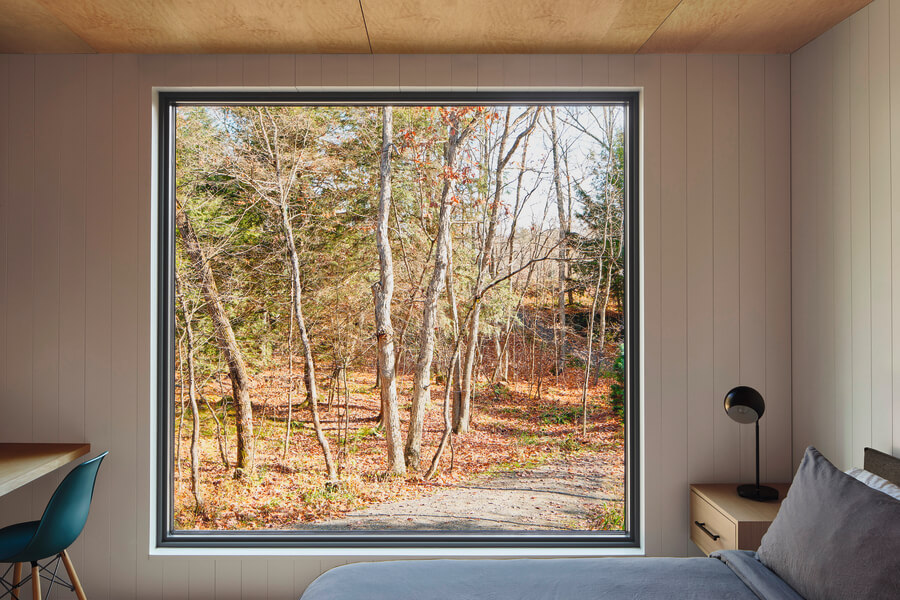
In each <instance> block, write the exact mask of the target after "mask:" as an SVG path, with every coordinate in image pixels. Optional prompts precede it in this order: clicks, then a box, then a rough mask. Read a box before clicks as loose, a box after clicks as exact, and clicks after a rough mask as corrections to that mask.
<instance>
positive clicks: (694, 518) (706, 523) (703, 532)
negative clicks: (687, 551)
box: [691, 491, 737, 554]
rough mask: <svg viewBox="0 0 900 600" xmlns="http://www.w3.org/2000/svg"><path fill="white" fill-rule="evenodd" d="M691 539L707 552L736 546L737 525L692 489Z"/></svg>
mask: <svg viewBox="0 0 900 600" xmlns="http://www.w3.org/2000/svg"><path fill="white" fill-rule="evenodd" d="M691 539H692V540H693V541H694V543H695V544H697V545H698V546H699V547H700V549H701V550H703V551H704V552H705V553H707V554H709V553H710V552H715V551H716V550H735V549H736V548H737V526H736V525H735V524H734V522H733V521H732V520H731V519H729V518H728V517H726V516H725V515H723V514H722V513H721V512H719V511H718V510H717V509H716V508H715V507H714V506H713V505H712V504H710V503H709V502H707V501H706V500H704V499H703V498H701V497H700V496H698V495H697V493H696V492H693V491H692V492H691Z"/></svg>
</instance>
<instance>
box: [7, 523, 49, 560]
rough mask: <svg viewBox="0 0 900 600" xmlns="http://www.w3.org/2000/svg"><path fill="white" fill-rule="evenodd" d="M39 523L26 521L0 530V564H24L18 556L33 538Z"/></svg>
mask: <svg viewBox="0 0 900 600" xmlns="http://www.w3.org/2000/svg"><path fill="white" fill-rule="evenodd" d="M40 523H41V522H40V521H28V522H27V523H16V524H15V525H10V526H9V527H4V528H3V529H0V563H3V562H24V561H22V559H20V558H19V557H18V555H19V554H20V553H21V552H22V550H24V549H25V546H27V545H28V542H30V541H31V539H32V538H33V537H34V533H35V532H36V531H37V528H38V525H40ZM39 558H44V557H43V556H41V557H39Z"/></svg>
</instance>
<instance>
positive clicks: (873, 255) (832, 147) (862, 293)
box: [791, 0, 900, 468]
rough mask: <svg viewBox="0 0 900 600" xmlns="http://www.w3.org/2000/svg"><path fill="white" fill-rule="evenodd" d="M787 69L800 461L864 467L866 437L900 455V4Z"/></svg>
mask: <svg viewBox="0 0 900 600" xmlns="http://www.w3.org/2000/svg"><path fill="white" fill-rule="evenodd" d="M791 72H792V98H791V105H792V106H791V129H792V135H791V142H792V155H793V156H792V165H793V181H792V199H793V215H792V221H791V222H792V230H793V273H794V278H793V303H794V308H793V354H794V358H793V366H794V367H793V368H794V372H793V397H794V432H793V438H794V451H793V453H794V460H795V461H796V460H798V459H799V457H800V456H801V454H802V452H803V449H804V448H805V447H806V446H807V445H809V444H812V445H815V446H816V447H818V448H819V449H820V450H822V452H823V453H824V454H825V455H826V456H828V457H830V458H832V459H833V460H834V461H835V463H836V464H838V466H840V467H842V468H849V467H850V466H862V451H863V447H865V446H871V447H874V448H877V449H879V450H882V451H884V452H887V453H893V454H894V455H895V456H900V1H897V0H876V1H875V2H873V3H872V4H870V5H868V6H867V7H865V8H863V9H862V10H860V11H859V12H857V13H855V14H854V15H852V16H851V17H849V18H848V19H846V20H845V21H843V22H842V23H840V24H838V25H837V26H836V27H834V28H833V29H831V30H830V31H828V32H826V33H825V34H824V35H822V36H821V37H819V38H817V39H816V40H814V41H813V42H811V43H810V44H808V45H807V46H805V47H804V48H802V49H801V50H799V51H798V52H796V53H794V55H793V57H792V60H791ZM894 150H896V152H895V151H894Z"/></svg>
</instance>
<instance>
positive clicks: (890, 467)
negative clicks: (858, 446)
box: [863, 448, 900, 485]
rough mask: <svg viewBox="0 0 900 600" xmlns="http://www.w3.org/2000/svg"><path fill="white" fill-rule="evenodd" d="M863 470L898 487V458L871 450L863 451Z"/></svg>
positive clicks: (899, 470) (899, 472) (899, 474)
mask: <svg viewBox="0 0 900 600" xmlns="http://www.w3.org/2000/svg"><path fill="white" fill-rule="evenodd" d="M863 462H864V464H863V468H864V469H865V470H866V471H870V472H872V473H875V474H876V475H878V476H879V477H883V478H885V479H887V480H888V481H890V482H891V483H893V484H896V485H900V458H894V457H893V456H891V455H890V454H885V453H884V452H879V451H878V450H874V449H872V448H866V449H865V457H864V459H863Z"/></svg>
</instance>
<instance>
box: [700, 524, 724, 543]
mask: <svg viewBox="0 0 900 600" xmlns="http://www.w3.org/2000/svg"><path fill="white" fill-rule="evenodd" d="M694 525H696V526H697V527H699V528H700V530H701V531H703V533H705V534H706V535H708V536H709V537H711V538H712V539H713V541H716V540H717V539H719V536H718V535H716V534H715V533H713V532H712V531H710V530H709V529H707V528H706V523H701V522H700V521H694Z"/></svg>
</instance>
